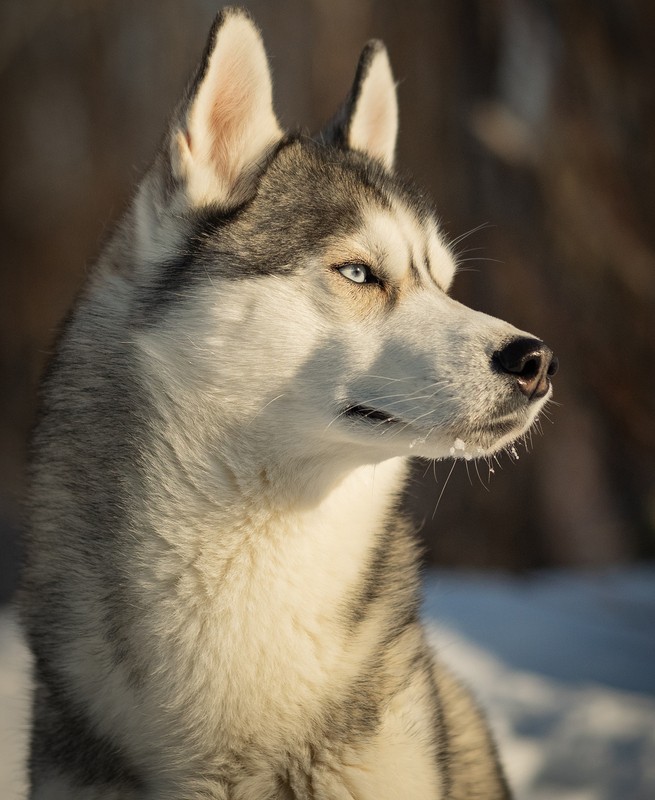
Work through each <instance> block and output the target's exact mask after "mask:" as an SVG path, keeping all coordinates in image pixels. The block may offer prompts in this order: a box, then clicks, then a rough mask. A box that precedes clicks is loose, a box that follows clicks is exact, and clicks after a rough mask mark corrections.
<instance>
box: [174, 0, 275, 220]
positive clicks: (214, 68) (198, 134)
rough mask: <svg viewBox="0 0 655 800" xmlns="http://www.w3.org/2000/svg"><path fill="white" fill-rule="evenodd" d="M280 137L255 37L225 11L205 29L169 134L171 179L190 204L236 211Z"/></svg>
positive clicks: (247, 24) (243, 19) (239, 13)
mask: <svg viewBox="0 0 655 800" xmlns="http://www.w3.org/2000/svg"><path fill="white" fill-rule="evenodd" d="M281 136H282V131H281V130H280V126H279V125H278V121H277V118H276V116H275V113H274V111H273V93H272V86H271V75H270V70H269V66H268V60H267V58H266V52H265V50H264V45H263V43H262V40H261V37H260V35H259V31H258V30H257V28H256V27H255V24H254V23H253V21H252V20H251V19H250V17H249V16H248V14H247V13H246V12H245V11H243V10H241V9H236V8H226V9H224V10H223V11H221V12H220V14H219V15H218V16H217V17H216V20H215V22H214V25H213V26H212V29H211V33H210V35H209V41H208V43H207V47H206V50H205V54H204V56H203V59H202V61H201V63H200V67H199V69H198V72H197V74H196V77H195V79H194V81H193V83H192V85H191V89H190V93H189V97H188V100H187V101H186V103H185V104H184V105H183V107H182V113H181V115H180V117H179V118H178V122H177V124H176V125H175V126H174V128H173V135H172V139H171V161H172V168H173V172H174V175H175V177H176V178H177V179H178V180H180V182H181V183H182V185H183V186H184V188H185V190H186V194H187V197H188V199H189V202H190V203H191V204H192V205H196V206H199V205H205V204H208V203H212V204H219V205H225V206H228V207H229V206H233V205H237V204H239V203H240V202H242V201H243V200H244V199H246V197H247V196H248V193H249V189H250V183H251V181H252V177H253V173H254V172H256V169H257V164H258V162H259V161H260V160H261V159H262V157H263V156H264V155H265V154H266V152H267V151H268V150H269V148H270V147H271V146H272V145H273V144H275V142H277V141H278V140H279V139H280V138H281ZM249 179H250V180H249Z"/></svg>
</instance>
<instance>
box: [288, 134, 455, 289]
mask: <svg viewBox="0 0 655 800" xmlns="http://www.w3.org/2000/svg"><path fill="white" fill-rule="evenodd" d="M277 166H278V168H279V169H278V170H274V172H277V175H276V176H275V177H274V179H273V184H274V185H275V186H276V191H280V192H282V193H283V194H285V195H287V196H289V197H290V198H291V197H293V200H292V201H291V202H290V205H295V206H296V211H297V213H299V215H300V216H301V217H303V216H304V217H306V218H307V221H308V218H309V217H313V218H315V219H314V224H315V225H317V224H318V223H319V222H320V223H321V224H320V225H319V227H323V226H324V225H325V224H326V223H327V227H331V226H334V227H333V228H332V230H333V232H334V234H335V235H336V236H337V238H338V239H340V240H341V242H342V244H343V245H344V247H345V249H344V254H343V255H344V258H345V259H346V258H347V259H349V260H352V259H353V258H357V256H358V255H359V256H360V257H361V258H362V260H364V261H367V262H368V261H371V260H372V261H373V262H374V263H373V264H372V266H375V265H376V264H377V265H380V266H383V267H384V269H385V271H386V272H387V274H389V275H390V276H391V277H394V278H396V279H398V280H403V279H405V278H406V277H407V276H408V274H410V273H414V275H419V276H420V278H421V279H422V280H427V281H431V282H433V283H436V284H437V285H438V286H439V287H440V288H442V289H444V290H447V289H448V287H449V286H450V283H451V282H452V278H453V275H454V272H455V264H454V260H453V257H452V255H451V252H450V250H449V248H448V247H447V245H446V243H445V239H444V237H443V235H442V233H441V231H440V229H439V225H438V223H437V220H436V217H435V215H434V213H433V211H432V208H431V207H430V205H429V204H428V203H427V202H426V201H425V199H424V198H423V197H422V195H421V194H420V193H419V191H418V190H415V189H414V187H413V186H411V185H408V184H407V183H406V182H403V181H401V180H399V179H397V178H396V177H395V176H394V175H392V174H390V173H389V172H388V171H387V170H385V169H383V168H382V167H381V165H379V164H377V163H376V162H373V161H371V160H370V159H368V158H366V157H364V156H362V155H361V154H358V153H356V152H353V151H343V150H339V149H337V148H334V147H321V146H320V145H317V144H316V143H314V142H309V143H308V142H303V143H298V142H293V143H292V144H291V146H290V147H288V148H285V149H284V150H283V151H282V157H281V158H280V159H279V161H278V164H277ZM301 198H302V209H300V208H298V206H297V201H298V200H299V199H301ZM325 232H326V233H327V231H325ZM326 238H327V239H332V237H331V236H329V234H328V236H327V237H326ZM349 246H352V247H354V251H351V252H347V251H348V247H349Z"/></svg>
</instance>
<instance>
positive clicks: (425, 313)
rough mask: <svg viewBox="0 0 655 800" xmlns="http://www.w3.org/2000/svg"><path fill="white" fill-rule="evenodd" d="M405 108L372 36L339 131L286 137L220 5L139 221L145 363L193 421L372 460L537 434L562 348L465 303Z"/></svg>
mask: <svg viewBox="0 0 655 800" xmlns="http://www.w3.org/2000/svg"><path fill="white" fill-rule="evenodd" d="M397 116H398V115H397V103H396V93H395V85H394V81H393V76H392V73H391V69H390V66H389V60H388V57H387V53H386V50H385V48H384V46H383V45H382V44H381V43H379V42H371V43H369V44H368V45H367V46H366V48H365V49H364V52H363V54H362V57H361V59H360V62H359V66H358V69H357V73H356V77H355V82H354V85H353V88H352V90H351V92H350V95H349V96H348V98H347V100H346V102H345V103H344V105H343V107H342V109H341V110H340V111H339V112H338V113H337V115H336V116H335V117H334V119H333V120H332V122H331V123H330V124H329V125H328V126H327V127H326V129H325V130H324V131H323V132H322V133H321V134H320V135H319V136H318V137H316V138H310V137H306V136H301V135H285V134H284V133H283V132H282V130H281V129H280V126H279V124H278V121H277V119H276V116H275V113H274V111H273V103H272V88H271V77H270V72H269V67H268V62H267V59H266V54H265V51H264V48H263V45H262V42H261V39H260V35H259V32H258V31H257V29H256V27H255V26H254V24H253V23H252V21H251V20H250V18H249V17H248V15H247V14H245V13H244V12H242V11H238V10H227V11H224V12H222V13H221V14H220V15H219V17H218V18H217V20H216V23H215V24H214V27H213V29H212V32H211V35H210V38H209V43H208V46H207V49H206V52H205V55H204V57H203V60H202V62H201V65H200V67H199V69H198V72H197V74H196V76H195V78H194V80H193V81H192V83H191V84H190V88H189V90H188V92H187V94H186V96H185V98H184V100H183V102H182V103H181V105H180V107H179V109H178V110H177V111H176V113H175V115H174V118H173V122H172V124H171V127H170V129H169V131H168V133H167V135H166V137H165V140H164V145H163V148H162V150H161V152H160V154H159V156H158V157H157V159H156V161H155V163H154V165H153V167H152V169H151V170H150V172H149V173H148V174H147V175H146V177H145V179H144V181H143V183H142V185H141V187H140V189H139V191H138V193H137V196H136V198H135V201H134V205H133V211H132V216H131V217H130V221H129V224H128V225H127V227H125V228H124V232H125V231H126V230H127V231H128V234H127V235H128V239H129V241H130V245H129V246H130V248H131V251H132V255H131V259H132V261H133V262H134V263H135V264H137V265H138V266H137V267H136V268H134V269H133V270H132V272H131V273H130V275H129V278H128V279H129V281H130V283H131V285H132V287H133V291H132V290H131V292H130V294H131V296H133V297H134V298H135V300H134V301H133V304H132V311H131V318H130V319H131V323H130V324H132V325H133V326H134V329H135V330H136V331H137V333H136V334H135V339H136V341H137V342H138V344H139V350H140V353H141V354H142V356H143V363H144V369H145V370H146V372H147V373H148V374H149V379H148V380H149V381H150V383H151V384H152V385H156V386H157V387H158V390H157V391H158V392H159V397H165V398H168V399H169V401H170V402H171V403H179V404H180V407H182V408H183V407H184V404H185V403H186V404H187V406H188V414H189V424H190V425H193V424H195V423H196V421H197V420H198V419H201V418H202V419H203V420H205V422H206V426H205V430H206V429H207V426H209V429H211V428H212V426H213V427H215V429H216V431H217V433H216V435H217V437H218V436H223V437H225V436H231V437H232V438H233V439H235V440H238V441H239V442H240V445H241V446H243V447H247V446H248V442H249V441H250V440H252V439H254V440H255V441H256V442H257V447H259V448H263V449H264V450H267V448H268V447H269V445H270V452H277V453H280V452H293V453H294V455H297V456H300V457H303V458H304V457H307V458H311V456H312V455H313V454H316V453H322V454H324V453H326V452H327V451H328V450H329V451H330V452H333V453H336V452H340V453H348V454H349V456H348V457H349V458H353V459H355V460H359V461H376V460H382V459H385V458H389V457H392V456H397V455H402V454H408V455H423V456H428V457H432V458H440V457H448V456H452V455H454V456H461V457H470V456H477V455H487V454H489V453H492V452H494V451H496V450H498V449H499V448H502V447H503V446H505V445H507V444H508V443H509V442H511V441H513V440H514V439H515V438H516V437H517V436H520V435H521V434H523V433H524V432H525V431H526V430H527V429H528V428H529V426H530V425H531V423H532V422H533V420H534V419H535V417H536V415H537V414H538V412H539V410H540V409H541V408H542V407H543V405H544V403H545V402H546V401H547V399H548V397H549V396H550V393H551V385H550V377H551V376H552V374H553V373H554V371H555V369H556V361H555V360H554V357H553V355H552V353H551V351H550V350H549V349H548V348H547V347H546V346H545V345H544V344H543V343H542V342H541V341H539V340H538V339H536V338H535V337H533V336H531V335H529V334H526V333H524V332H521V331H518V330H516V329H515V328H513V327H512V326H511V325H509V324H507V323H505V322H502V321H500V320H498V319H494V318H492V317H489V316H486V315H484V314H481V313H478V312H475V311H472V310H471V309H469V308H466V307H465V306H463V305H461V304H459V303H457V302H455V301H454V300H452V299H451V298H450V297H449V296H448V289H449V286H450V284H451V281H452V278H453V275H454V272H455V261H454V258H453V256H452V254H451V252H450V250H449V248H448V245H447V243H446V242H445V240H444V237H443V235H442V233H441V232H440V229H439V226H438V224H437V221H436V219H435V216H434V214H433V212H432V210H431V208H430V206H429V205H428V204H427V202H426V201H425V200H424V198H423V197H422V195H421V194H420V192H419V191H418V190H416V189H415V188H414V187H412V186H410V185H408V184H407V183H405V182H403V181H401V180H400V179H399V178H398V177H397V176H396V175H395V174H394V171H393V164H394V149H395V143H396V132H397ZM123 240H125V237H123Z"/></svg>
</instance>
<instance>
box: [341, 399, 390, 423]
mask: <svg viewBox="0 0 655 800" xmlns="http://www.w3.org/2000/svg"><path fill="white" fill-rule="evenodd" d="M343 415H344V416H345V417H349V418H350V419H355V420H360V421H363V422H369V423H375V424H376V425H396V424H398V423H400V422H402V420H401V419H400V418H399V417H394V416H393V414H388V413H387V412H386V411H382V410H381V409H379V408H373V407H372V406H365V405H362V404H361V403H356V404H351V405H348V406H346V408H345V409H344V410H343Z"/></svg>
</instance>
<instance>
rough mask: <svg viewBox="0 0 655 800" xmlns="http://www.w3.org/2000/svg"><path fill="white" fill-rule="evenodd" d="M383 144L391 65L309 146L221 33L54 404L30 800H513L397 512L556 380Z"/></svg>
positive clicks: (96, 299) (76, 313)
mask: <svg viewBox="0 0 655 800" xmlns="http://www.w3.org/2000/svg"><path fill="white" fill-rule="evenodd" d="M396 129H397V105H396V94H395V86H394V82H393V77H392V74H391V70H390V67H389V61H388V58H387V54H386V51H385V49H384V46H383V45H382V44H381V43H379V42H371V43H369V44H368V45H367V46H366V48H365V50H364V52H363V54H362V58H361V60H360V64H359V67H358V70H357V75H356V79H355V83H354V86H353V89H352V91H351V94H350V96H349V97H348V99H347V101H346V103H345V104H344V106H343V108H342V110H341V111H340V112H339V113H338V114H337V115H336V116H335V118H334V120H333V121H332V123H331V124H330V125H328V126H327V128H326V129H325V131H323V132H322V133H321V134H320V135H319V136H318V137H316V138H313V139H312V138H309V137H307V136H302V135H288V134H285V133H283V132H282V130H281V129H280V126H279V124H278V122H277V119H276V116H275V113H274V111H273V105H272V96H271V79H270V73H269V68H268V63H267V59H266V55H265V51H264V48H263V45H262V42H261V39H260V35H259V32H258V30H257V28H256V27H255V26H254V24H253V22H252V21H251V20H250V18H249V16H248V15H247V14H246V13H245V12H243V11H241V10H238V9H227V10H224V11H223V12H222V13H221V14H219V16H218V17H217V19H216V22H215V24H214V26H213V28H212V31H211V34H210V37H209V43H208V45H207V48H206V51H205V54H204V57H203V59H202V62H201V64H200V66H199V68H198V71H197V74H196V76H195V77H194V79H193V81H192V82H191V84H190V86H189V89H188V91H187V93H186V95H185V97H184V99H183V101H182V102H181V104H180V105H179V107H178V109H177V110H176V111H175V113H174V115H173V117H172V121H171V124H170V127H169V129H168V131H167V133H166V135H165V137H164V139H163V144H162V147H161V149H160V151H159V153H158V154H157V156H156V158H155V159H154V162H153V164H152V166H151V168H150V170H149V171H148V172H147V174H146V175H145V177H144V179H143V181H142V182H141V184H140V186H139V187H138V189H137V191H136V193H135V196H134V198H133V201H132V202H131V204H130V206H129V208H128V210H127V212H126V214H125V215H124V217H123V219H122V220H121V221H120V222H119V224H118V226H117V229H116V231H115V233H114V235H113V236H112V238H111V239H110V241H109V242H108V243H107V245H106V247H105V249H104V252H103V253H102V255H101V257H100V259H99V261H98V263H97V265H96V266H95V268H94V269H93V271H92V272H91V274H90V275H89V278H88V281H87V284H86V286H85V288H84V290H83V292H82V293H81V296H80V297H79V298H78V301H77V303H76V305H75V307H74V308H73V310H72V312H71V313H70V315H69V317H68V319H67V321H66V323H65V325H64V327H63V330H62V332H61V335H60V338H59V341H58V344H57V347H56V352H55V355H54V357H53V358H52V362H51V364H50V366H49V369H48V371H47V374H46V376H45V378H44V381H43V385H42V394H41V410H40V415H39V420H38V424H37V427H36V431H35V434H34V438H33V458H32V477H31V494H30V506H29V507H30V513H29V525H28V530H27V532H26V559H25V568H24V573H23V583H22V597H21V603H22V616H23V621H24V625H25V628H26V631H27V635H28V639H29V643H30V646H31V649H32V651H33V654H34V664H35V666H34V699H33V724H32V735H31V751H30V757H29V774H30V786H31V788H30V794H29V797H30V798H33V799H34V800H64V798H65V800H118V798H120V799H121V800H137V799H138V800H146V799H147V800H200V798H202V799H203V800H209V799H210V798H211V800H219V799H220V800H227V799H228V798H229V799H230V800H292V799H293V800H402V799H403V798H408V799H409V798H411V800H446V799H447V798H448V800H459V799H460V798H486V799H487V800H495V799H496V798H498V799H500V798H507V797H509V793H508V789H507V786H506V782H505V779H504V778H503V774H502V771H501V769H500V767H499V765H498V761H497V758H496V754H495V748H494V745H493V743H492V740H491V738H490V736H489V733H488V731H487V726H486V724H485V722H484V719H483V717H482V715H481V713H480V712H479V710H478V709H477V707H476V705H475V703H474V701H473V700H472V698H471V697H470V696H469V694H468V693H467V692H466V691H465V690H464V688H463V687H462V686H461V685H460V684H459V683H458V682H457V681H456V680H455V679H454V678H453V677H452V675H451V674H450V673H449V672H448V671H447V670H446V669H445V668H444V667H443V666H441V664H440V663H439V661H438V660H435V658H434V656H433V654H432V652H431V651H430V648H429V647H428V644H427V642H426V636H425V633H424V630H423V628H422V626H421V623H420V621H419V586H418V577H417V576H418V572H417V545H416V542H415V539H414V536H413V533H412V531H411V528H410V526H409V525H408V524H407V522H406V521H405V520H404V519H403V518H402V516H401V514H400V512H399V510H398V508H399V496H400V493H401V491H402V488H403V483H404V479H405V476H406V471H407V462H408V458H409V457H410V456H417V455H418V456H422V457H425V458H430V459H440V458H449V457H453V456H454V457H461V458H471V457H478V456H488V455H489V454H492V453H494V452H496V451H498V450H499V449H500V448H503V447H505V446H507V445H508V444H509V443H511V442H512V441H513V440H514V439H515V438H516V437H518V436H521V435H522V434H524V433H525V432H526V431H527V430H528V428H529V426H530V425H531V424H532V422H533V421H534V419H535V417H536V415H537V413H538V412H539V410H540V409H541V408H542V407H543V405H544V403H545V402H546V401H547V399H548V398H549V396H550V393H551V387H550V375H551V374H552V373H553V372H554V370H555V361H554V359H553V357H552V353H551V352H550V350H548V348H547V347H545V345H543V344H542V343H541V342H540V341H539V340H537V339H535V338H534V337H531V336H529V335H528V334H525V333H523V332H521V331H518V330H516V329H515V328H513V327H512V326H511V325H509V324H507V323H505V322H502V321H500V320H498V319H494V318H492V317H489V316H486V315H484V314H481V313H478V312H475V311H472V310H470V309H468V308H466V307H464V306H462V305H460V304H459V303H457V302H455V301H454V300H452V299H451V298H450V297H449V296H448V294H447V290H448V287H449V285H450V282H451V280H452V277H453V274H454V272H455V263H454V258H453V256H452V254H451V252H450V250H449V247H448V245H447V243H446V241H445V239H444V237H443V235H442V233H441V232H440V229H439V226H438V224H437V222H436V219H435V216H434V214H433V212H432V210H431V208H430V206H429V204H428V203H427V202H426V201H425V199H424V198H423V196H422V195H421V194H420V192H419V191H418V190H417V189H415V188H414V187H413V186H411V185H408V184H407V183H405V182H403V181H401V180H400V179H399V178H398V177H397V176H396V174H395V173H394V168H393V162H394V148H395V141H396Z"/></svg>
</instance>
